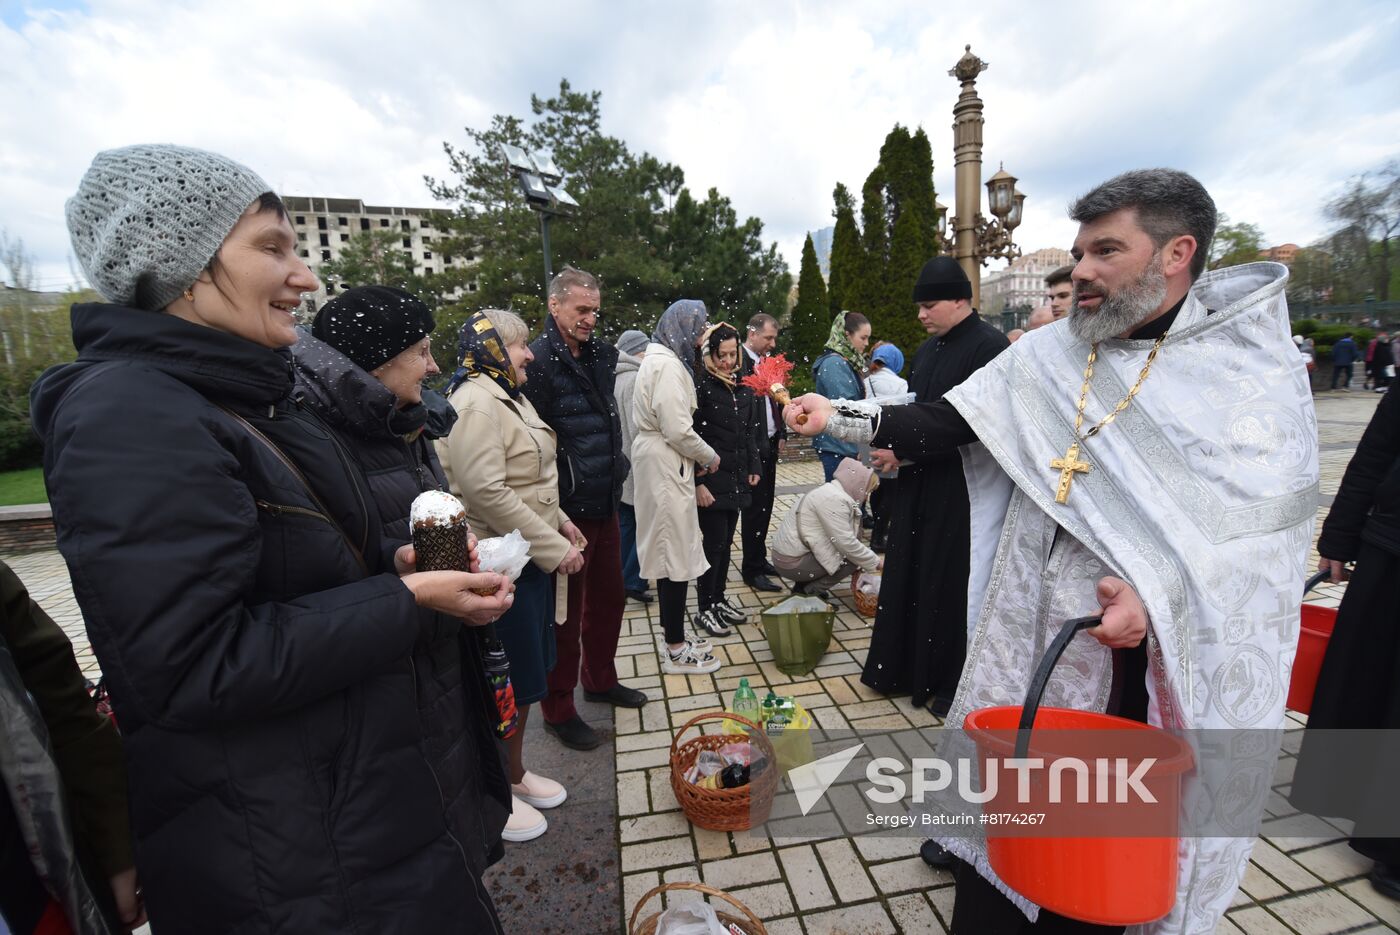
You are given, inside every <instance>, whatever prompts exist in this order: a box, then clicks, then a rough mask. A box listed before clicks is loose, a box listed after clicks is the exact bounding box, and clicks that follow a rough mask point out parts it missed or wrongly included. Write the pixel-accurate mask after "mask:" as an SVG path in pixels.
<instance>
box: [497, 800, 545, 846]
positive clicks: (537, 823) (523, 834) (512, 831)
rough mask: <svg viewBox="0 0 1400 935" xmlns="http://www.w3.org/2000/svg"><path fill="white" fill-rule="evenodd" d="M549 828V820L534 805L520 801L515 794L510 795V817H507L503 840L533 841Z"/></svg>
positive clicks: (502, 833) (502, 834) (502, 835)
mask: <svg viewBox="0 0 1400 935" xmlns="http://www.w3.org/2000/svg"><path fill="white" fill-rule="evenodd" d="M548 830H549V822H548V821H546V820H545V817H544V816H543V815H541V814H540V813H539V812H538V811H536V810H535V807H534V806H533V805H531V804H529V803H528V802H522V801H520V799H519V798H517V797H515V796H514V795H512V796H511V797H510V817H509V818H507V819H506V827H505V830H504V831H502V832H501V840H503V841H512V842H514V843H516V844H518V843H520V842H521V841H533V840H534V839H535V838H537V837H539V836H540V835H542V834H544V833H545V832H546V831H548Z"/></svg>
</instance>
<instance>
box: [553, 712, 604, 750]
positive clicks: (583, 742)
mask: <svg viewBox="0 0 1400 935" xmlns="http://www.w3.org/2000/svg"><path fill="white" fill-rule="evenodd" d="M544 729H545V732H546V733H550V734H553V735H554V736H556V737H558V738H559V742H560V743H562V744H563V745H564V746H566V747H568V748H570V749H571V750H592V749H593V748H594V747H596V746H598V745H599V744H600V743H602V742H603V736H602V734H599V733H598V732H597V731H596V730H594V729H593V728H591V727H589V726H588V725H587V724H585V723H584V721H583V718H581V717H579V716H578V715H577V714H576V715H574V716H573V717H572V718H570V719H569V720H567V721H563V722H561V723H558V724H551V723H550V722H549V721H545V722H544Z"/></svg>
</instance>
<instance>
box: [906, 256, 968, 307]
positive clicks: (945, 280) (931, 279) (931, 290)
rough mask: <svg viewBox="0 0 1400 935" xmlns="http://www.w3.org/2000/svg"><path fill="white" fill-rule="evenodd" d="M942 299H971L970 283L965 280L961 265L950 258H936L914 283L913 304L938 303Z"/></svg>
mask: <svg viewBox="0 0 1400 935" xmlns="http://www.w3.org/2000/svg"><path fill="white" fill-rule="evenodd" d="M944 299H968V300H971V299H972V283H970V282H968V280H967V273H964V272H963V268H962V264H960V263H959V262H958V261H957V260H955V259H953V258H952V257H950V256H936V257H934V258H933V259H931V260H929V261H928V262H927V263H925V264H924V268H923V269H922V270H920V271H919V281H918V282H916V283H914V301H915V302H938V301H942V300H944Z"/></svg>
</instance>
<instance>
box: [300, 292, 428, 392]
mask: <svg viewBox="0 0 1400 935" xmlns="http://www.w3.org/2000/svg"><path fill="white" fill-rule="evenodd" d="M434 327H436V325H435V323H434V321H433V313H432V310H431V309H429V308H428V306H427V305H425V304H424V303H423V301H422V300H421V299H419V298H418V297H416V296H414V295H413V294H412V293H408V292H405V291H403V290H402V289H395V288H394V287H393V286H357V287H355V288H354V289H349V290H347V291H345V292H343V293H341V294H340V295H338V296H336V297H335V298H334V299H332V300H331V301H329V302H327V303H326V304H325V305H324V306H322V307H321V310H320V311H319V312H317V313H316V318H315V319H314V320H313V321H312V322H311V333H312V334H313V335H315V336H316V337H317V338H319V339H320V340H322V341H325V342H326V343H327V344H329V345H330V346H331V347H333V348H335V349H336V350H338V351H340V353H342V354H344V355H345V356H346V357H348V358H350V359H351V360H352V361H354V362H355V365H356V366H358V367H359V368H360V369H361V370H364V371H365V372H367V373H368V372H369V371H372V370H375V369H377V368H378V367H381V366H383V365H384V364H386V363H388V362H389V361H390V360H392V359H393V358H395V357H397V356H398V355H399V354H401V353H402V352H403V351H405V350H407V349H408V348H409V347H412V346H413V345H414V344H416V343H417V342H419V341H421V340H422V339H423V338H425V337H427V336H428V335H430V334H432V333H433V328H434Z"/></svg>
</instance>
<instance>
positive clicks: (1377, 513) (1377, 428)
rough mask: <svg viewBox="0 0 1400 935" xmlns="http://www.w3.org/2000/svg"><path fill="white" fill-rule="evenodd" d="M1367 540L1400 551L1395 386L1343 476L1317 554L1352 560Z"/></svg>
mask: <svg viewBox="0 0 1400 935" xmlns="http://www.w3.org/2000/svg"><path fill="white" fill-rule="evenodd" d="M1363 541H1365V542H1369V543H1371V544H1372V545H1375V546H1378V547H1379V548H1382V549H1384V550H1385V551H1387V552H1389V553H1391V554H1392V555H1400V396H1397V395H1396V393H1395V391H1394V390H1391V391H1389V392H1387V393H1386V394H1385V395H1384V396H1383V397H1381V403H1380V405H1379V406H1377V407H1376V412H1375V414H1374V415H1373V416H1371V424H1370V425H1368V426H1366V431H1365V433H1364V434H1362V436H1361V443H1360V444H1358V445H1357V446H1356V454H1354V455H1352V457H1351V463H1350V464H1348V465H1347V470H1346V473H1345V474H1344V475H1342V485H1341V487H1339V488H1338V489H1337V497H1336V499H1335V500H1333V501H1332V509H1331V510H1329V511H1328V512H1327V519H1326V520H1325V521H1324V522H1323V524H1322V534H1321V535H1320V536H1319V537H1318V540H1317V553H1318V554H1319V555H1321V556H1322V557H1323V558H1330V559H1335V560H1337V561H1342V562H1349V561H1352V560H1354V559H1355V558H1356V557H1357V555H1358V554H1359V553H1360V552H1361V543H1362V542H1363Z"/></svg>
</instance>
